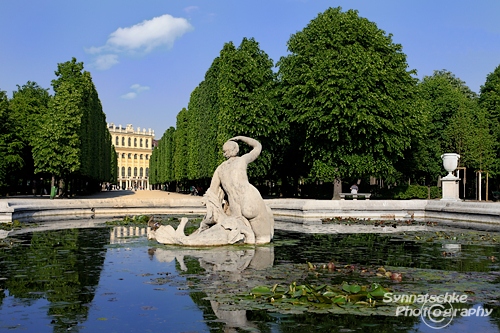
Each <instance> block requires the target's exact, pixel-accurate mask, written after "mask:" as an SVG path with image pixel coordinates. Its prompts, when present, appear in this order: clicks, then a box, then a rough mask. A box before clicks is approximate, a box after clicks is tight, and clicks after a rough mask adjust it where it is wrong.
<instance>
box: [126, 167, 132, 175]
mask: <svg viewBox="0 0 500 333" xmlns="http://www.w3.org/2000/svg"><path fill="white" fill-rule="evenodd" d="M127 171H128V176H129V177H130V176H132V168H131V167H128V170H127Z"/></svg>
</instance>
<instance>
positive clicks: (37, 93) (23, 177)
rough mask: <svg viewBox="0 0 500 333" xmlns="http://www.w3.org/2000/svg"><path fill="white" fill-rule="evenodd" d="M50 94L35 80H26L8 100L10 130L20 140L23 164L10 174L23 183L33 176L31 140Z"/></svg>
mask: <svg viewBox="0 0 500 333" xmlns="http://www.w3.org/2000/svg"><path fill="white" fill-rule="evenodd" d="M50 99H51V96H50V94H49V92H48V91H47V89H44V88H41V87H40V86H39V85H38V84H37V83H36V82H31V81H28V82H27V83H26V84H25V85H23V86H22V87H21V86H19V85H18V86H17V91H14V93H13V96H12V99H11V100H10V110H11V112H10V118H11V119H12V124H11V126H12V128H11V130H12V131H13V132H14V133H16V134H17V136H18V137H19V138H20V140H21V141H22V144H23V147H22V153H21V157H22V159H23V166H22V168H19V169H18V170H16V171H15V172H13V174H12V176H13V177H14V178H16V179H17V180H18V181H20V182H22V183H23V184H24V185H26V184H27V181H28V180H30V179H32V178H33V173H34V163H33V154H32V144H31V142H32V140H33V138H34V136H35V135H36V133H37V132H36V130H37V128H38V126H39V123H40V118H41V117H42V115H44V114H45V113H47V108H48V105H49V102H50Z"/></svg>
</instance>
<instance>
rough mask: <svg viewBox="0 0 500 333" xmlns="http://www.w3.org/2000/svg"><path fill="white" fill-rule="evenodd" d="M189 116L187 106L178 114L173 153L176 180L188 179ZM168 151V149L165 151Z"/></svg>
mask: <svg viewBox="0 0 500 333" xmlns="http://www.w3.org/2000/svg"><path fill="white" fill-rule="evenodd" d="M188 121H189V117H188V111H187V109H186V108H183V109H182V110H181V111H180V112H179V113H178V114H177V122H176V124H177V127H176V130H175V136H174V145H175V148H174V155H173V168H174V180H176V181H185V180H187V179H188V173H187V170H188V169H187V165H188V155H187V152H188V145H189V141H188V130H189V123H188ZM165 152H166V151H165Z"/></svg>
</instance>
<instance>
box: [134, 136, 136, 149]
mask: <svg viewBox="0 0 500 333" xmlns="http://www.w3.org/2000/svg"><path fill="white" fill-rule="evenodd" d="M134 147H137V138H134Z"/></svg>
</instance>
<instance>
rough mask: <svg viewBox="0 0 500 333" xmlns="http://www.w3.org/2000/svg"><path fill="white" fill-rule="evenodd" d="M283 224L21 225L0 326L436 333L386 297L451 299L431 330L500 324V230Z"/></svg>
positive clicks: (10, 245) (5, 265)
mask: <svg viewBox="0 0 500 333" xmlns="http://www.w3.org/2000/svg"><path fill="white" fill-rule="evenodd" d="M282 225H285V224H282ZM394 228H395V227H394ZM285 229H286V227H285ZM290 229H291V230H295V231H290V230H288V231H287V230H276V234H275V239H274V241H273V243H272V244H270V245H266V246H257V247H254V246H228V247H219V248H188V249H186V248H179V247H174V246H164V245H160V244H158V243H156V242H154V241H148V239H147V237H146V229H145V228H144V227H139V226H99V227H89V228H69V229H62V230H44V231H30V232H18V233H17V234H15V235H10V236H9V237H7V238H5V239H2V240H0V331H2V332H3V331H27V332H35V331H36V332H63V331H64V332H68V331H69V332H307V333H310V332H436V329H435V327H434V328H433V327H432V325H434V326H435V325H439V324H443V323H444V322H442V321H440V320H441V319H439V320H436V321H435V322H431V324H432V325H429V322H428V319H429V318H426V317H425V316H419V315H418V313H416V312H415V311H416V310H419V309H421V308H422V304H420V303H418V302H417V303H414V304H409V303H404V302H399V303H397V302H396V301H394V302H392V301H393V300H392V299H390V301H389V302H384V300H386V301H388V300H389V298H388V296H386V295H425V294H427V295H445V294H446V293H448V294H449V295H451V294H453V293H455V294H456V295H466V296H464V297H466V302H464V303H460V302H452V304H448V305H451V306H452V307H453V309H454V310H455V316H453V317H451V319H450V320H449V322H447V323H446V327H444V328H442V329H440V330H439V331H440V332H470V331H479V332H500V306H499V305H498V304H499V303H498V302H499V301H500V265H499V261H498V260H497V258H500V245H499V244H498V243H497V237H498V241H499V242H500V235H499V234H498V233H494V232H477V231H471V230H467V231H466V230H453V229H447V228H441V227H439V228H437V227H436V228H434V229H433V228H430V229H429V230H426V231H406V232H405V231H404V228H399V229H398V232H395V233H379V234H376V233H370V234H367V233H334V234H328V233H323V234H318V233H310V232H309V233H304V232H300V231H298V230H297V228H296V227H294V228H290ZM399 230H401V231H399ZM380 291H383V292H384V293H389V294H385V296H384V297H383V298H382V297H381V296H380V295H381V294H380V293H379V292H380ZM370 293H371V294H370ZM367 295H368V296H367ZM372 296H373V297H372ZM455 301H456V299H455ZM392 303H394V304H392ZM396 303H397V304H396ZM404 307H408V308H407V310H406V314H407V315H406V316H405V315H404V314H405V312H403V310H402V309H403V308H404ZM398 308H399V309H400V310H399V311H400V315H399V316H396V312H397V311H398ZM481 311H483V312H481ZM410 314H415V315H410ZM460 314H468V315H460ZM478 314H481V315H478ZM485 314H487V316H486V315H485ZM426 319H427V323H426ZM431 319H432V318H431Z"/></svg>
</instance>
